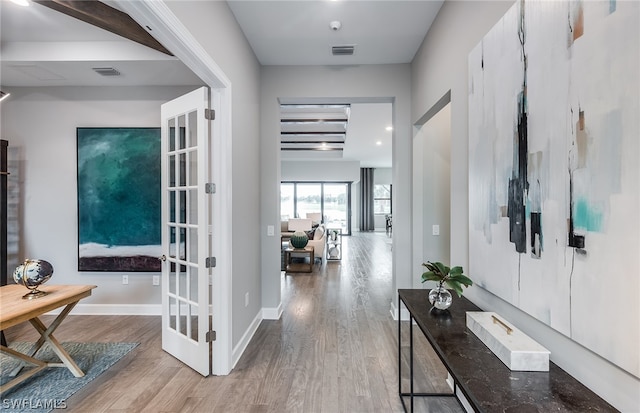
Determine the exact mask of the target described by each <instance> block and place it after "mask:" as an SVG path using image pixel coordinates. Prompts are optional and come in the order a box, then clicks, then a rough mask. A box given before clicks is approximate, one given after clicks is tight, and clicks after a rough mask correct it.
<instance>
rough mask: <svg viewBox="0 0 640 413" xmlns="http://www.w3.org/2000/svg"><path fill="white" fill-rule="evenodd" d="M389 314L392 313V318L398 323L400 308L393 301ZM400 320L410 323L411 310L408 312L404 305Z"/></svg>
mask: <svg viewBox="0 0 640 413" xmlns="http://www.w3.org/2000/svg"><path fill="white" fill-rule="evenodd" d="M389 312H390V313H391V317H393V319H394V320H395V321H398V307H397V306H396V303H394V302H393V301H391V308H390V309H389ZM400 318H401V319H402V321H409V310H407V309H406V307H405V306H404V305H403V306H402V308H401V310H400Z"/></svg>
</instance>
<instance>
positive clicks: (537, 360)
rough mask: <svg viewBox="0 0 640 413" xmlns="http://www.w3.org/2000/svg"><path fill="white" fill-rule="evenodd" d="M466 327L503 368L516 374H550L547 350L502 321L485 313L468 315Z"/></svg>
mask: <svg viewBox="0 0 640 413" xmlns="http://www.w3.org/2000/svg"><path fill="white" fill-rule="evenodd" d="M467 327H468V328H469V330H471V331H473V333H474V334H475V335H476V336H478V338H479V339H480V340H481V341H482V342H483V343H484V344H485V345H486V346H487V347H489V349H490V350H491V351H493V353H494V354H495V355H496V356H497V357H498V358H499V359H500V360H502V362H503V363H504V364H506V365H507V367H509V369H511V370H515V371H549V354H550V352H549V350H547V349H546V348H544V347H542V346H541V345H540V344H538V343H537V342H536V341H534V340H533V339H532V338H531V337H529V336H527V335H526V334H524V333H523V332H522V331H520V330H518V329H517V328H515V327H514V326H512V325H511V324H509V323H508V322H506V321H505V320H504V319H503V318H502V317H500V316H499V315H497V314H496V313H493V312H488V311H467Z"/></svg>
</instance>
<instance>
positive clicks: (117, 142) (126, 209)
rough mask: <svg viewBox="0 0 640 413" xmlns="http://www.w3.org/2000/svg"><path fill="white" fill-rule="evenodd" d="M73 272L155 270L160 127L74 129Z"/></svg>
mask: <svg viewBox="0 0 640 413" xmlns="http://www.w3.org/2000/svg"><path fill="white" fill-rule="evenodd" d="M77 143H78V244H79V247H78V270H79V271H160V261H159V260H158V257H159V256H160V255H161V252H160V251H161V248H160V237H161V226H160V179H161V177H160V128H78V129H77Z"/></svg>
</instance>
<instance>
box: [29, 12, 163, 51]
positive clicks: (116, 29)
mask: <svg viewBox="0 0 640 413" xmlns="http://www.w3.org/2000/svg"><path fill="white" fill-rule="evenodd" d="M33 1H34V2H35V3H38V4H41V5H43V6H45V7H48V8H50V9H53V10H56V11H58V12H60V13H63V14H66V15H67V16H71V17H75V18H76V19H79V20H82V21H83V22H85V23H89V24H91V25H93V26H96V27H99V28H101V29H104V30H107V31H109V32H111V33H115V34H117V35H118V36H122V37H124V38H126V39H129V40H132V41H134V42H136V43H140V44H142V45H144V46H147V47H150V48H152V49H154V50H157V51H159V52H162V53H164V54H167V55H169V56H173V54H172V53H171V52H170V51H169V50H167V49H166V48H165V47H164V46H163V45H161V44H160V42H158V41H157V40H156V39H155V38H154V37H153V36H151V35H150V34H149V32H147V31H146V30H145V29H144V28H142V27H141V26H140V25H139V24H138V23H137V22H136V21H135V20H133V19H132V18H131V16H129V15H128V14H127V13H124V12H121V11H120V10H118V9H114V8H113V7H111V6H108V5H106V4H104V3H102V2H100V1H95V0H79V1H78V0H33Z"/></svg>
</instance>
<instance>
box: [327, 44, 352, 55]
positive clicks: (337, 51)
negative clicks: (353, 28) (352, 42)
mask: <svg viewBox="0 0 640 413" xmlns="http://www.w3.org/2000/svg"><path fill="white" fill-rule="evenodd" d="M355 49H356V47H355V46H333V47H332V48H331V54H333V55H334V56H352V55H353V52H354V51H355Z"/></svg>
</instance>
